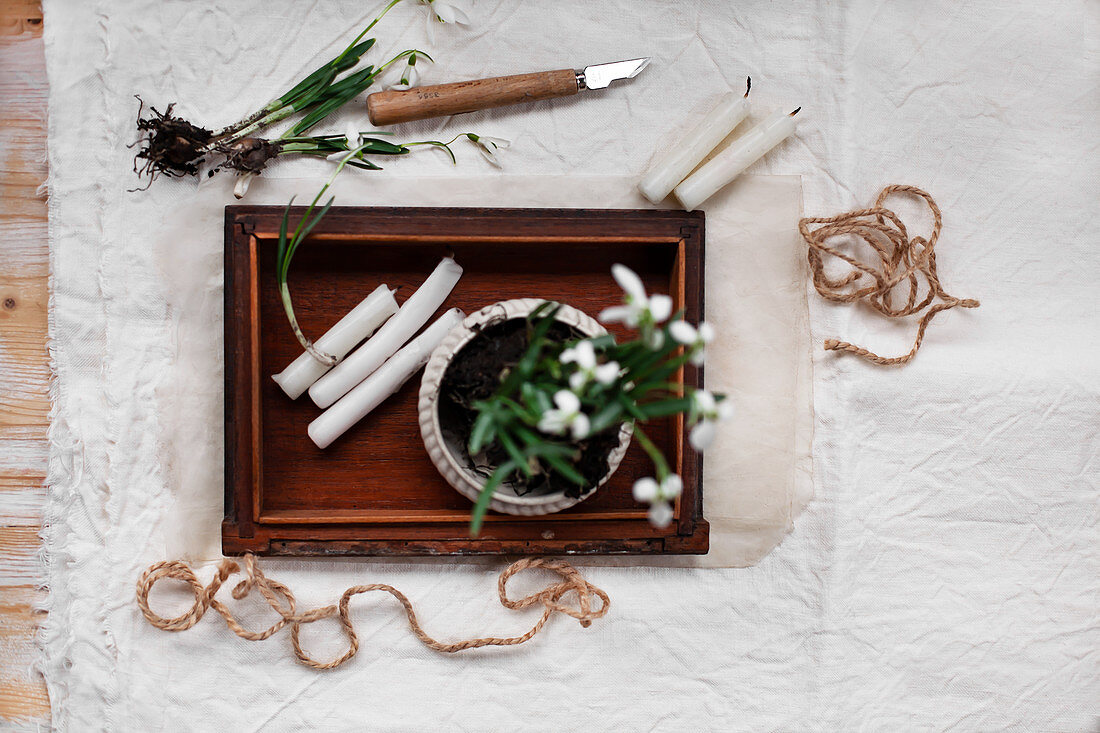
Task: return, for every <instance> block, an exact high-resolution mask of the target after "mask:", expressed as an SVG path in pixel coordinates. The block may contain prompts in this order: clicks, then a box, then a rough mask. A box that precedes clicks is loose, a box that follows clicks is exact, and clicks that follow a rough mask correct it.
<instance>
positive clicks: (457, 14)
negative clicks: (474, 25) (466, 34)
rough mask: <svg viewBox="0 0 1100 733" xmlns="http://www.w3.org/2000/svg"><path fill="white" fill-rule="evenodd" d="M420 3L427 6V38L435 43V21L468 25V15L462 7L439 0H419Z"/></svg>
mask: <svg viewBox="0 0 1100 733" xmlns="http://www.w3.org/2000/svg"><path fill="white" fill-rule="evenodd" d="M420 3H421V4H422V5H427V6H428V40H429V41H430V42H431V43H435V25H436V23H451V24H453V25H468V24H469V22H470V16H468V15H466V12H465V11H464V10H462V8H459V7H456V6H454V5H451V4H449V3H445V2H440V0H420Z"/></svg>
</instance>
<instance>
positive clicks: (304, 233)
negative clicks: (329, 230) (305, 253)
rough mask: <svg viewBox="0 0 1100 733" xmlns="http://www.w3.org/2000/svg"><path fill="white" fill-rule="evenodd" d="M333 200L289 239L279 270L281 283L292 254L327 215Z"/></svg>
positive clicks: (292, 256)
mask: <svg viewBox="0 0 1100 733" xmlns="http://www.w3.org/2000/svg"><path fill="white" fill-rule="evenodd" d="M335 200H336V197H335V196H333V197H332V198H330V199H329V200H328V203H327V204H325V206H324V208H322V209H321V210H320V211H319V212H317V214H315V215H314V216H313V218H312V219H311V220H310V221H309V222H307V223H306V225H305V227H304V228H303V229H302V230H301V232H299V233H297V234H295V236H294V237H292V238H291V241H290V245H289V247H287V252H286V260H285V262H284V263H283V266H282V269H281V274H282V281H283V282H286V276H287V271H288V269H289V268H290V260H291V259H293V258H294V253H295V252H297V251H298V245H299V244H301V243H302V242H304V241H305V239H306V237H308V236H309V233H310V232H311V231H313V227H315V226H317V224H318V223H319V222H320V221H321V219H323V218H324V216H325V214H327V213H328V210H329V209H330V208H332V202H333V201H335ZM307 215H308V214H307ZM298 226H301V224H299V225H298Z"/></svg>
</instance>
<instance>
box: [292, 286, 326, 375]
mask: <svg viewBox="0 0 1100 733" xmlns="http://www.w3.org/2000/svg"><path fill="white" fill-rule="evenodd" d="M279 298H280V299H281V300H282V301H283V310H284V311H286V317H287V320H289V321H290V328H291V329H292V330H293V331H294V336H295V337H296V338H297V339H298V343H300V344H301V345H302V348H303V349H305V350H306V352H307V353H309V355H310V356H312V357H313V358H314V359H316V360H317V361H319V362H321V363H322V364H324V365H325V366H330V367H331V366H336V361H337V359H336V357H335V356H333V355H332V354H326V353H325V352H323V351H321V350H319V349H318V348H317V347H316V346H314V345H313V342H312V341H310V340H309V339H308V338H306V335H305V334H304V333H302V329H301V328H300V327H299V326H298V319H297V317H295V315H294V304H293V303H292V302H291V300H290V289H289V288H288V287H287V284H286V283H285V282H282V283H280V284H279Z"/></svg>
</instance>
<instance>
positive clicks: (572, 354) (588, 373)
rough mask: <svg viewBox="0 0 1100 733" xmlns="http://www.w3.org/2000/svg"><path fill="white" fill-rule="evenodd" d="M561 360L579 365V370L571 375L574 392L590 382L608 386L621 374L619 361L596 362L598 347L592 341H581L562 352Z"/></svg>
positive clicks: (563, 362) (570, 383)
mask: <svg viewBox="0 0 1100 733" xmlns="http://www.w3.org/2000/svg"><path fill="white" fill-rule="evenodd" d="M560 361H561V363H562V364H576V365H577V371H575V372H573V373H572V374H570V375H569V387H570V388H571V389H572V390H573V391H574V392H580V391H581V390H582V389H584V388H585V387H587V386H588V384H589V382H597V383H599V384H602V385H603V386H605V387H606V386H608V385H610V384H611V383H613V382H614V381H615V379H616V378H617V377H618V376H619V363H618V362H615V361H609V362H607V363H606V364H597V363H596V349H595V348H594V347H593V346H592V342H591V341H580V342H578V343H577V345H576V346H574V347H572V348H570V349H566V350H565V351H563V352H561V358H560Z"/></svg>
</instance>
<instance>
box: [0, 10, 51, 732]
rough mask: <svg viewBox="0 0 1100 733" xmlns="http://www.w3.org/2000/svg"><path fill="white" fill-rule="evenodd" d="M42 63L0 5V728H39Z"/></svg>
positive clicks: (31, 17) (37, 32) (44, 258)
mask: <svg viewBox="0 0 1100 733" xmlns="http://www.w3.org/2000/svg"><path fill="white" fill-rule="evenodd" d="M46 91H47V86H46V62H45V57H44V55H43V46H42V9H41V6H40V4H39V2H38V0H5V2H4V3H0V98H2V99H3V100H4V103H3V104H2V105H0V248H2V251H0V375H2V376H0V728H5V729H6V728H9V727H12V728H16V727H18V728H26V729H28V730H30V729H35V728H38V727H48V726H49V712H50V706H49V699H48V698H47V696H46V687H45V685H44V684H43V683H42V679H41V677H39V676H38V675H36V674H35V673H34V672H33V671H32V667H31V665H32V663H33V660H34V657H35V653H36V652H35V642H34V637H35V633H36V631H37V628H38V625H39V623H40V622H41V620H42V618H43V614H42V612H40V611H37V610H35V609H36V607H37V606H38V605H39V604H40V603H41V602H42V601H43V600H44V597H43V593H42V592H41V591H39V590H37V584H38V580H39V579H38V577H37V565H36V563H35V559H34V558H35V553H36V552H37V549H38V530H39V522H40V515H41V507H42V502H43V500H44V498H45V492H44V490H43V489H42V483H43V481H44V480H45V473H46V427H47V420H48V414H49V396H48V388H49V368H48V364H47V359H46V348H45V343H46V309H47V304H48V293H47V281H48V276H49V264H48V263H49V252H48V248H47V239H46V237H47V232H46V200H45V197H44V196H40V195H38V193H37V189H38V187H39V186H40V185H41V184H42V183H43V182H44V181H45V180H46V162H45V159H46Z"/></svg>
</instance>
